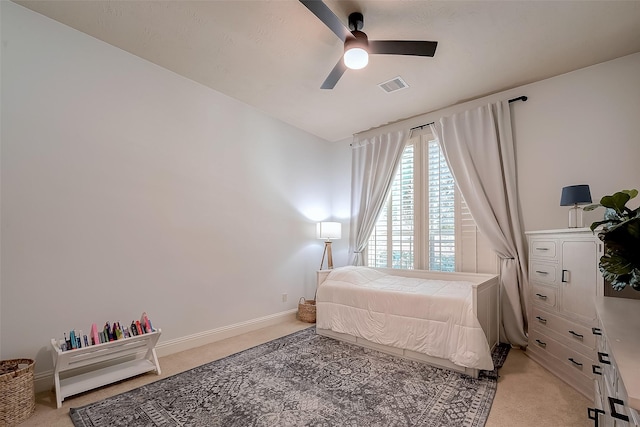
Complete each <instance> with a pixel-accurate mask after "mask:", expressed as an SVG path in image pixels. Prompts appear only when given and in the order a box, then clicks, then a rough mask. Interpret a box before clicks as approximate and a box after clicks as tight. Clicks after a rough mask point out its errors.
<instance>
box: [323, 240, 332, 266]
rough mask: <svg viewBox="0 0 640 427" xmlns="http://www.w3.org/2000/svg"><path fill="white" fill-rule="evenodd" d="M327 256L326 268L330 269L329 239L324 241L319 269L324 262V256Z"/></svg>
mask: <svg viewBox="0 0 640 427" xmlns="http://www.w3.org/2000/svg"><path fill="white" fill-rule="evenodd" d="M325 255H326V256H327V268H328V269H329V270H331V269H332V268H333V256H332V254H331V241H329V240H327V241H326V242H324V252H323V253H322V261H320V270H322V265H323V264H324V257H325Z"/></svg>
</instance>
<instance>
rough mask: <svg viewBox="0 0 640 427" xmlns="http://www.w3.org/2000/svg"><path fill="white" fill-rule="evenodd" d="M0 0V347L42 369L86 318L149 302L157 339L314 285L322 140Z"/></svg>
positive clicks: (327, 202) (236, 319) (216, 323)
mask: <svg viewBox="0 0 640 427" xmlns="http://www.w3.org/2000/svg"><path fill="white" fill-rule="evenodd" d="M1 7H2V22H1V23H2V103H1V107H2V135H1V136H2V141H1V142H2V147H1V149H2V150H1V151H2V158H1V162H2V163H1V186H2V187H1V191H2V207H1V233H2V234H1V238H2V240H1V243H2V253H1V282H0V294H1V304H2V305H1V307H0V319H1V326H2V329H1V343H2V347H1V350H2V353H1V356H0V357H2V358H3V359H8V358H15V357H30V358H36V360H37V364H36V370H37V372H42V371H46V370H50V369H51V357H50V355H49V353H48V352H47V345H48V342H49V340H50V339H51V338H53V337H62V334H63V332H67V333H68V331H69V330H70V329H72V328H75V329H83V330H84V331H85V332H88V330H89V327H90V325H91V323H92V322H95V323H97V324H98V325H99V326H101V325H103V324H104V322H105V321H107V320H108V321H122V322H130V321H131V320H133V319H135V318H137V317H139V316H140V314H141V312H142V311H147V312H148V314H149V316H150V318H151V320H152V322H153V323H154V326H157V327H161V328H162V329H163V336H162V338H161V342H162V341H163V340H164V341H166V340H172V339H177V338H180V337H184V336H187V335H190V334H197V333H200V332H202V331H209V330H213V329H216V328H221V327H225V326H227V325H234V324H237V323H240V322H245V321H249V320H251V319H257V318H262V317H264V316H270V315H274V314H277V313H281V312H286V311H288V310H293V311H295V309H296V308H297V301H298V298H299V297H300V296H307V297H309V296H310V295H311V296H312V295H313V291H314V289H315V270H316V269H317V267H318V265H317V264H319V261H320V258H321V255H322V248H323V246H322V242H321V241H318V240H317V239H315V222H316V221H319V220H322V219H325V218H327V217H330V216H332V212H331V204H332V201H331V194H330V186H329V185H327V182H329V177H330V176H332V174H331V168H330V167H329V166H328V165H331V157H332V154H331V145H330V144H328V143H327V141H324V140H321V139H319V138H316V137H314V136H311V135H309V134H307V133H305V132H302V131H300V130H298V129H295V128H293V127H291V126H289V125H286V124H284V123H282V122H280V121H277V120H274V119H272V118H269V117H267V116H266V115H264V114H263V113H261V112H259V111H256V110H255V109H253V108H250V107H248V106H246V105H244V104H242V103H240V102H238V101H235V100H233V99H230V98H228V97H226V96H224V95H222V94H220V93H217V92H215V91H212V90H210V89H207V88H205V87H203V86H201V85H199V84H196V83H194V82H192V81H190V80H187V79H185V78H182V77H180V76H177V75H175V74H173V73H172V72H169V71H167V70H165V69H162V68H160V67H158V66H155V65H154V64H151V63H149V62H146V61H144V60H142V59H140V58H138V57H135V56H132V55H130V54H128V53H126V52H124V51H122V50H119V49H117V48H115V47H112V46H110V45H107V44H105V43H102V42H100V41H98V40H96V39H93V38H91V37H89V36H87V35H84V34H82V33H80V32H78V31H75V30H73V29H70V28H68V27H66V26H63V25H61V24H59V23H57V22H55V21H52V20H50V19H48V18H45V17H43V16H41V15H38V14H36V13H34V12H32V11H29V10H27V9H25V8H23V7H21V6H18V5H16V4H14V3H11V2H1ZM282 293H287V294H288V301H287V302H286V303H283V302H282V296H281V295H282Z"/></svg>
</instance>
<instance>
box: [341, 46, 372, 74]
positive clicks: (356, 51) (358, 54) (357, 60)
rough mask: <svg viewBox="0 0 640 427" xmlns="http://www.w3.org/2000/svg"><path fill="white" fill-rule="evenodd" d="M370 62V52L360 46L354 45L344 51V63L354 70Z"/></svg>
mask: <svg viewBox="0 0 640 427" xmlns="http://www.w3.org/2000/svg"><path fill="white" fill-rule="evenodd" d="M368 63H369V54H368V53H367V51H366V50H364V49H362V48H360V47H354V48H351V49H349V50H348V51H346V52H345V53H344V65H346V66H347V68H351V69H352V70H360V69H361V68H364V67H366V66H367V64H368Z"/></svg>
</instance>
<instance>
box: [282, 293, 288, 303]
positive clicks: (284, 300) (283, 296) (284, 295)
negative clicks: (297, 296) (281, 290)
mask: <svg viewBox="0 0 640 427" xmlns="http://www.w3.org/2000/svg"><path fill="white" fill-rule="evenodd" d="M282 302H287V294H282Z"/></svg>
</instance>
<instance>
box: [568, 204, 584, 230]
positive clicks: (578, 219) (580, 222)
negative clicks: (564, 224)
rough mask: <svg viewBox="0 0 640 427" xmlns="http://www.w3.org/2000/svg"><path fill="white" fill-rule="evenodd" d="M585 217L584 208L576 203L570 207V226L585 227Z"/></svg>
mask: <svg viewBox="0 0 640 427" xmlns="http://www.w3.org/2000/svg"><path fill="white" fill-rule="evenodd" d="M583 227H584V219H583V217H582V208H580V207H579V206H578V205H575V206H574V207H572V208H571V209H569V228H583Z"/></svg>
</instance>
